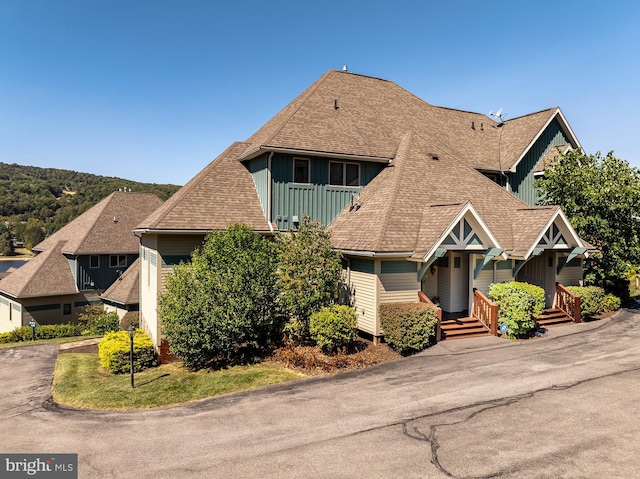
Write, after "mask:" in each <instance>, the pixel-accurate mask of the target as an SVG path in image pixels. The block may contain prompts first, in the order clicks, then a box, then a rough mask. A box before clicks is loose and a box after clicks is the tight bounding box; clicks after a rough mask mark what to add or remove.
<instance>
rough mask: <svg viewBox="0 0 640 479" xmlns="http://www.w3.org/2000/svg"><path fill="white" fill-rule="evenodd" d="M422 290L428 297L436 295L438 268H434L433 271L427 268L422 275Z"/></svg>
mask: <svg viewBox="0 0 640 479" xmlns="http://www.w3.org/2000/svg"><path fill="white" fill-rule="evenodd" d="M422 292H423V293H424V294H426V295H427V296H428V297H429V298H433V297H434V296H438V268H435V271H434V273H433V274H432V273H431V270H430V269H429V270H428V271H427V272H426V273H425V274H424V276H423V277H422Z"/></svg>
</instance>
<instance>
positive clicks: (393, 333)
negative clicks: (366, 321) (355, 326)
mask: <svg viewBox="0 0 640 479" xmlns="http://www.w3.org/2000/svg"><path fill="white" fill-rule="evenodd" d="M437 323H438V317H437V316H436V309H435V308H434V307H433V306H430V305H427V304H425V303H383V304H381V305H380V325H381V326H382V330H383V331H384V338H385V340H386V341H387V343H389V345H390V346H391V347H392V348H393V349H395V350H396V351H398V353H400V354H401V355H403V356H407V355H409V354H413V353H416V352H418V351H422V350H423V349H425V348H426V347H427V346H429V345H430V344H433V343H435V331H436V325H437Z"/></svg>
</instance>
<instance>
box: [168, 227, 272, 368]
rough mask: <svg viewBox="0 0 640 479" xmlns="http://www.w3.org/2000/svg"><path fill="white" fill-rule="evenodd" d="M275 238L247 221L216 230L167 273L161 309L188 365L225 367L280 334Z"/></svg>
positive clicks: (171, 340)
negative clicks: (255, 230)
mask: <svg viewBox="0 0 640 479" xmlns="http://www.w3.org/2000/svg"><path fill="white" fill-rule="evenodd" d="M276 266H277V254H276V249H275V244H274V242H273V241H272V240H270V239H267V238H265V237H264V236H261V235H258V234H257V233H254V232H253V231H251V229H250V228H249V227H248V226H246V225H240V224H236V225H231V226H229V228H228V230H227V231H214V232H213V233H211V234H209V235H208V236H207V238H206V239H205V242H204V244H203V245H202V246H201V247H200V248H199V249H198V250H196V251H195V252H194V253H193V255H192V258H191V261H190V262H189V263H184V264H180V265H178V266H176V267H175V268H174V270H173V272H172V273H171V274H169V275H168V276H167V278H166V282H165V288H166V289H165V292H164V293H162V294H161V296H160V298H159V300H158V315H159V317H160V321H161V323H162V328H163V329H162V330H163V334H164V336H165V337H166V339H167V341H168V342H169V346H170V350H171V352H172V353H173V354H175V355H176V356H177V357H178V358H180V359H182V361H183V362H184V364H185V366H186V367H187V368H189V369H201V368H204V367H224V366H226V365H228V364H231V363H233V362H237V361H240V360H242V359H244V358H245V356H246V354H249V352H251V349H252V348H254V350H255V348H261V347H264V346H266V345H267V344H269V343H270V342H271V341H272V340H274V339H278V340H279V339H281V338H282V328H283V324H282V321H281V316H280V315H279V314H278V311H277V307H276V305H277V297H278V289H277V284H276V281H277V275H276Z"/></svg>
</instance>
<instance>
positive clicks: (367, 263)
mask: <svg viewBox="0 0 640 479" xmlns="http://www.w3.org/2000/svg"><path fill="white" fill-rule="evenodd" d="M350 263H351V270H352V271H358V272H360V273H375V263H374V261H373V260H372V259H361V258H351V260H350Z"/></svg>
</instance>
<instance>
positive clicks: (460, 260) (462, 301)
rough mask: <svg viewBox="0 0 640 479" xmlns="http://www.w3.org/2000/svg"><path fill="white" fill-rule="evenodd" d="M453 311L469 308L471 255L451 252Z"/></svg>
mask: <svg viewBox="0 0 640 479" xmlns="http://www.w3.org/2000/svg"><path fill="white" fill-rule="evenodd" d="M450 267H451V311H452V312H462V311H468V310H469V255H468V254H465V253H462V254H460V253H454V252H452V253H451V264H450Z"/></svg>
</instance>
